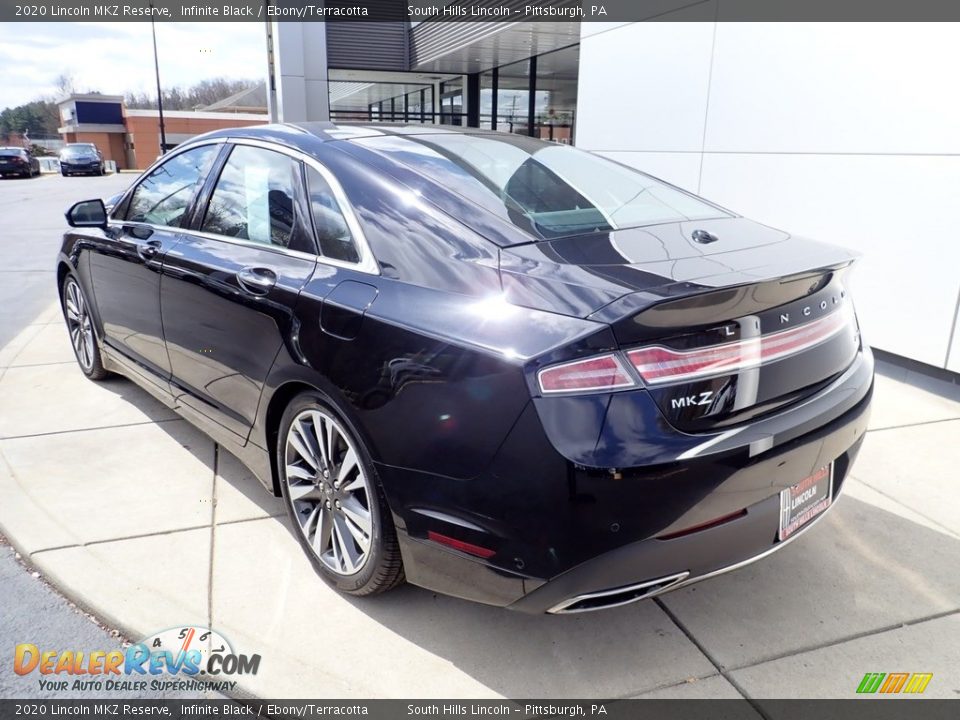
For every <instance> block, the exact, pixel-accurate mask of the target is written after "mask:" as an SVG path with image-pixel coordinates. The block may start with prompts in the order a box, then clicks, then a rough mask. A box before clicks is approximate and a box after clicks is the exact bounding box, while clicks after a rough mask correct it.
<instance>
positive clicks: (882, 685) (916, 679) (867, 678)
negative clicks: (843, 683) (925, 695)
mask: <svg viewBox="0 0 960 720" xmlns="http://www.w3.org/2000/svg"><path fill="white" fill-rule="evenodd" d="M931 679H933V673H905V672H895V673H867V674H866V675H864V676H863V680H861V681H860V684H859V685H858V686H857V693H859V694H862V695H872V694H874V693H878V692H879V693H882V694H884V695H895V694H899V693H906V694H907V695H919V694H921V693H922V692H923V691H924V690H926V689H927V685H929V684H930V680H931Z"/></svg>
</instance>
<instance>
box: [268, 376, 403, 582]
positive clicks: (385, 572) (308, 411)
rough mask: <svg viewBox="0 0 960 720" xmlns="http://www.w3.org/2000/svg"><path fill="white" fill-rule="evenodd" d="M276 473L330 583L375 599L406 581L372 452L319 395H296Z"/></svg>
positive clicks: (298, 529) (307, 546)
mask: <svg viewBox="0 0 960 720" xmlns="http://www.w3.org/2000/svg"><path fill="white" fill-rule="evenodd" d="M277 468H278V471H279V474H280V486H281V489H282V491H283V497H284V501H285V505H286V507H287V513H288V514H289V516H290V519H291V520H292V522H293V526H294V532H295V534H296V536H297V539H298V540H299V542H300V545H301V547H303V549H304V551H305V552H306V553H307V556H308V557H309V558H310V561H311V562H312V563H313V566H314V568H315V569H316V570H317V572H318V573H319V574H320V575H321V576H322V577H323V578H324V579H325V580H326V581H327V582H328V583H330V584H331V585H333V586H334V587H336V588H337V589H338V590H340V591H341V592H344V593H347V594H349V595H372V594H375V593H380V592H384V591H386V590H390V589H391V588H393V587H395V586H397V585H399V584H400V583H401V582H402V581H403V565H402V562H401V559H400V548H399V546H398V544H397V534H396V530H395V529H394V526H393V520H392V518H391V515H390V509H389V508H388V507H387V503H386V501H385V499H384V497H383V491H382V489H381V488H380V483H379V480H378V479H377V476H376V472H375V470H374V468H373V463H372V461H371V460H370V456H369V453H368V452H367V450H366V448H365V447H364V445H363V443H362V441H361V440H360V439H359V437H358V434H357V433H356V431H355V430H354V429H353V428H352V427H351V425H350V423H349V422H347V421H346V420H345V419H344V418H343V417H342V416H341V415H340V413H338V412H337V411H336V410H334V409H333V406H332V404H331V403H330V402H329V400H328V399H327V398H326V397H325V396H324V395H322V394H321V393H318V392H307V393H302V394H300V395H298V396H297V397H295V398H294V399H293V401H292V402H291V403H290V405H289V406H288V407H287V409H286V412H284V414H283V419H282V420H281V422H280V433H279V435H278V441H277Z"/></svg>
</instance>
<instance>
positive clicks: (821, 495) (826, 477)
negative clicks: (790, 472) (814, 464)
mask: <svg viewBox="0 0 960 720" xmlns="http://www.w3.org/2000/svg"><path fill="white" fill-rule="evenodd" d="M832 498H833V463H830V464H829V465H827V466H826V467H822V468H820V469H819V470H817V471H816V472H815V473H814V474H813V475H811V476H810V477H807V478H804V479H803V480H801V481H800V482H798V483H797V484H796V485H794V486H792V487H788V488H787V489H786V490H781V491H780V532H779V534H778V536H777V537H779V538H780V539H781V540H786V539H787V538H788V537H790V536H791V535H793V533H795V532H796V531H797V530H799V529H800V528H802V527H803V526H804V525H806V524H807V523H808V522H810V521H811V520H813V519H814V518H815V517H817V515H820V514H821V513H822V512H823V511H824V510H826V509H827V508H828V507H830V501H831V499H832Z"/></svg>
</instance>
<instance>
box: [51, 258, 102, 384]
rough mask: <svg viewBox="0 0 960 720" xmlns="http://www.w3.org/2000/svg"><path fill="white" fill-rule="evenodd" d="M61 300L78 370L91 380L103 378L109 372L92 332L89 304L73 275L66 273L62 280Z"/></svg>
mask: <svg viewBox="0 0 960 720" xmlns="http://www.w3.org/2000/svg"><path fill="white" fill-rule="evenodd" d="M61 300H62V304H63V317H64V319H65V320H66V321H67V332H69V333H70V344H71V345H72V346H73V354H74V355H75V356H76V358H77V364H78V365H80V370H82V371H83V374H84V375H86V376H87V377H88V378H90V379H91V380H103V378H105V377H106V376H107V375H108V374H109V373H107V371H106V370H105V369H104V367H103V363H102V362H101V360H100V348H99V347H98V346H97V338H96V336H95V335H94V333H93V318H91V317H90V306H89V304H88V303H87V299H86V297H85V296H84V294H83V289H82V288H81V287H80V283H78V282H77V278H76V277H75V276H73V275H68V276H67V279H66V280H65V281H64V283H63V295H62V298H61Z"/></svg>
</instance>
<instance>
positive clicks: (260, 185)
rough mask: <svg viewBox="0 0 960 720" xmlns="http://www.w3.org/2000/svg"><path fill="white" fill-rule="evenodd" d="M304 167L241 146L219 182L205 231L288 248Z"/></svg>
mask: <svg viewBox="0 0 960 720" xmlns="http://www.w3.org/2000/svg"><path fill="white" fill-rule="evenodd" d="M299 171H300V164H299V163H298V162H297V161H296V160H294V159H293V158H291V157H288V156H287V155H283V154H281V153H278V152H274V151H272V150H264V149H263V148H257V147H248V146H246V145H238V146H237V147H235V148H234V149H233V152H231V153H230V158H229V159H228V160H227V162H226V164H225V165H224V166H223V172H221V173H220V178H219V179H218V180H217V184H216V187H215V188H214V190H213V195H212V196H211V198H210V204H209V206H208V207H207V212H206V215H205V216H204V218H203V225H202V226H201V228H200V229H201V230H203V231H204V232H209V233H214V234H216V235H225V236H227V237H233V238H240V239H242V240H250V241H251V242H257V243H263V244H265V245H279V246H281V247H289V246H290V240H291V239H292V237H293V231H294V224H295V218H296V215H295V212H294V198H295V197H296V194H295V193H296V191H295V188H296V176H297V174H298V173H299Z"/></svg>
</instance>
